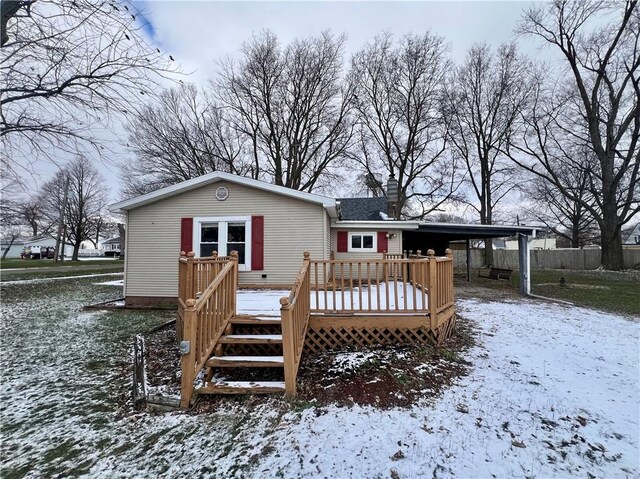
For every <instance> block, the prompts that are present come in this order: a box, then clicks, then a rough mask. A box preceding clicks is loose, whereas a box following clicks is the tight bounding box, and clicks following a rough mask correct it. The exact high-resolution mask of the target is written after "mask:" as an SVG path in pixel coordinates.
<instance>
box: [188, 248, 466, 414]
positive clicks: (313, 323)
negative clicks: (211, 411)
mask: <svg viewBox="0 0 640 479" xmlns="http://www.w3.org/2000/svg"><path fill="white" fill-rule="evenodd" d="M237 284H238V263H237V254H235V253H234V252H232V253H231V255H230V256H228V257H218V256H216V255H214V256H212V257H209V258H195V257H194V254H193V253H189V254H185V253H184V252H182V253H181V256H180V259H179V295H180V296H179V300H178V320H177V322H176V324H177V335H178V338H179V339H180V341H181V351H182V389H181V406H182V407H183V408H187V407H189V404H190V401H191V399H192V396H193V392H194V381H195V377H196V375H198V373H199V372H200V371H201V370H203V369H205V368H206V374H205V381H204V385H203V386H202V387H201V388H199V389H198V390H197V391H198V393H200V394H233V393H234V391H235V393H237V394H244V393H248V392H254V393H274V392H284V393H285V394H286V395H288V396H291V397H292V396H295V395H296V379H297V374H298V368H299V365H300V358H301V356H302V353H303V352H304V351H305V350H306V351H311V352H317V351H324V350H329V349H337V348H342V347H345V346H347V345H356V346H378V345H395V344H401V343H414V344H415V343H432V344H436V345H439V344H441V343H442V342H443V341H444V340H445V339H446V338H447V337H448V336H449V335H450V334H451V332H452V330H453V328H454V327H455V309H454V290H453V255H452V252H451V251H450V250H447V255H446V256H444V257H436V256H435V254H434V252H433V251H431V250H429V252H428V253H427V256H422V255H421V254H420V252H418V254H417V255H414V256H411V257H409V258H404V257H402V256H400V255H393V256H391V255H385V257H384V258H383V259H381V260H352V261H351V260H335V259H331V260H313V259H311V258H310V256H309V254H308V253H305V255H304V258H303V261H302V266H301V269H300V272H299V273H298V276H297V278H296V280H295V282H294V285H293V287H292V288H291V291H290V293H289V294H288V295H287V296H284V297H281V298H280V300H279V303H280V304H279V316H265V315H255V316H254V315H247V314H238V311H237ZM256 371H258V373H256ZM260 371H262V372H264V375H265V376H268V378H269V380H262V379H255V378H256V376H260ZM230 374H231V375H232V376H233V374H235V375H236V376H237V377H228V375H230ZM247 375H248V376H250V379H251V380H246V378H244V377H245V376H247ZM221 376H222V377H221Z"/></svg>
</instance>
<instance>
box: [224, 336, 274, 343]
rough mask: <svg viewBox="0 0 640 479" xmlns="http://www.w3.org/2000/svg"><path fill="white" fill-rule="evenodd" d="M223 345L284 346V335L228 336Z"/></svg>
mask: <svg viewBox="0 0 640 479" xmlns="http://www.w3.org/2000/svg"><path fill="white" fill-rule="evenodd" d="M219 342H220V343H221V344H282V334H227V335H226V336H222V337H221V338H220V341H219Z"/></svg>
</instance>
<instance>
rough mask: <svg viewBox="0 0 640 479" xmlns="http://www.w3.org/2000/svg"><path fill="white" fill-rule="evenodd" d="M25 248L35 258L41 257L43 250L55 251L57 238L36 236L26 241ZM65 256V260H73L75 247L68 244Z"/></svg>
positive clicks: (65, 248) (64, 252)
mask: <svg viewBox="0 0 640 479" xmlns="http://www.w3.org/2000/svg"><path fill="white" fill-rule="evenodd" d="M24 247H25V249H26V250H27V251H30V252H31V254H32V255H33V257H40V255H41V252H42V250H43V248H44V249H45V250H52V251H53V250H54V249H55V247H56V238H53V237H51V236H36V237H33V238H30V239H29V240H27V241H25V244H24ZM63 254H64V256H65V258H71V256H72V255H73V245H71V244H68V243H67V244H66V245H65V246H64V251H63Z"/></svg>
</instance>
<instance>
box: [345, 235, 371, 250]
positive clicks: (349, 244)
mask: <svg viewBox="0 0 640 479" xmlns="http://www.w3.org/2000/svg"><path fill="white" fill-rule="evenodd" d="M353 236H373V246H372V247H371V248H352V247H351V244H352V242H351V238H352V237H353ZM360 244H364V242H363V241H361V243H360ZM347 251H348V252H349V253H377V252H378V233H377V232H375V231H354V232H351V231H350V232H349V243H348V244H347Z"/></svg>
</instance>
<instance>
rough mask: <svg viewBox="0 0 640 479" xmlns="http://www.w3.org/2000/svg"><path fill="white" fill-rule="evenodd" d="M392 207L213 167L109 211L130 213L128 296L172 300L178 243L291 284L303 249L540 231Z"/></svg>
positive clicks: (387, 249) (263, 283)
mask: <svg viewBox="0 0 640 479" xmlns="http://www.w3.org/2000/svg"><path fill="white" fill-rule="evenodd" d="M394 183H395V184H397V183H396V182H395V181H394ZM390 184H393V183H391V182H390ZM391 196H392V197H393V195H391ZM394 208H395V205H394V204H390V202H388V201H387V198H386V197H376V198H346V199H338V200H336V199H334V198H329V197H326V196H321V195H316V194H312V193H306V192H302V191H297V190H293V189H290V188H286V187H283V186H277V185H272V184H270V183H266V182H263V181H258V180H254V179H251V178H245V177H241V176H236V175H232V174H229V173H223V172H213V173H209V174H207V175H203V176H200V177H198V178H194V179H192V180H188V181H184V182H182V183H179V184H177V185H173V186H170V187H167V188H163V189H160V190H157V191H154V192H152V193H148V194H146V195H142V196H138V197H136V198H132V199H129V200H125V201H121V202H119V203H115V204H113V205H111V207H110V210H111V211H112V212H114V213H120V214H124V215H126V231H127V234H126V239H125V245H124V247H125V249H126V251H127V255H126V258H125V282H124V295H125V297H126V302H127V304H153V303H158V302H175V301H176V297H177V288H178V256H179V253H180V251H184V252H189V251H193V252H194V253H195V255H196V256H198V257H200V256H210V255H211V254H212V253H213V252H214V251H217V252H218V254H219V255H227V254H229V253H230V252H231V251H233V250H235V251H238V254H239V283H240V285H241V286H247V287H248V286H251V287H272V288H276V287H278V288H283V287H284V288H288V287H289V286H291V284H292V283H293V281H294V280H295V278H296V275H297V274H298V272H299V271H300V266H301V262H302V257H303V252H304V251H309V253H310V254H311V258H313V259H316V260H329V259H331V258H332V257H335V258H336V259H340V258H351V259H382V258H383V256H384V253H390V254H398V255H399V254H402V253H403V251H414V252H415V251H417V250H422V251H423V252H424V253H426V251H427V249H429V248H433V249H435V250H436V253H437V254H441V255H442V254H444V249H445V248H446V247H447V246H448V244H449V241H450V240H452V239H464V238H469V237H471V238H476V237H480V238H482V237H501V236H510V235H514V234H517V233H518V232H519V233H521V234H525V235H531V234H534V230H532V229H531V228H525V227H499V226H495V227H494V226H489V227H487V226H479V225H450V224H441V223H428V224H427V223H424V222H419V221H404V220H402V221H400V220H389V219H386V218H389V217H393V215H392V213H393V210H394ZM478 235H481V236H478Z"/></svg>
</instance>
